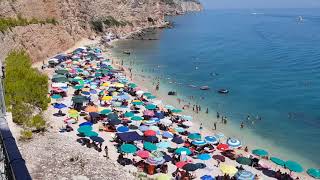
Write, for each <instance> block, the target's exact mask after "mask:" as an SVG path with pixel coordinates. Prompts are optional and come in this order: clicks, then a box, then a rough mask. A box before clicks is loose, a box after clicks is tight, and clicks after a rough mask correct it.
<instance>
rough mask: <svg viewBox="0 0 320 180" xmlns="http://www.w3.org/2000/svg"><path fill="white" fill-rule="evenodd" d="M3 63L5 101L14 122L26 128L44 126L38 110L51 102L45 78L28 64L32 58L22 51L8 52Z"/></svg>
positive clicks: (41, 109) (40, 127) (31, 128)
mask: <svg viewBox="0 0 320 180" xmlns="http://www.w3.org/2000/svg"><path fill="white" fill-rule="evenodd" d="M5 65H6V71H5V75H6V76H5V77H6V78H5V79H4V88H5V101H6V105H7V107H8V110H10V111H11V112H12V118H13V122H15V123H17V124H19V125H22V127H23V128H24V129H25V131H31V130H40V129H42V128H44V126H45V121H44V120H43V118H42V115H41V112H42V111H43V110H46V109H47V107H48V103H49V102H50V99H49V98H48V96H47V93H48V77H47V76H46V75H43V74H41V73H40V72H39V71H38V70H36V69H34V68H32V67H31V59H30V57H29V56H28V55H27V54H26V53H25V52H24V51H13V52H11V53H10V54H9V55H8V57H7V58H6V59H5ZM35 112H37V113H36V115H35ZM24 133H25V134H30V133H26V132H24Z"/></svg>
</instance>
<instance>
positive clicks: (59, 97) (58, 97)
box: [51, 94, 62, 99]
mask: <svg viewBox="0 0 320 180" xmlns="http://www.w3.org/2000/svg"><path fill="white" fill-rule="evenodd" d="M51 98H52V99H61V98H62V96H61V95H60V94H54V95H52V96H51Z"/></svg>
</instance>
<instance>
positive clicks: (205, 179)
mask: <svg viewBox="0 0 320 180" xmlns="http://www.w3.org/2000/svg"><path fill="white" fill-rule="evenodd" d="M200 179H201V180H215V179H216V178H215V177H212V176H210V175H204V176H201V177H200Z"/></svg>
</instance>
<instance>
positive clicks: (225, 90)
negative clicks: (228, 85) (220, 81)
mask: <svg viewBox="0 0 320 180" xmlns="http://www.w3.org/2000/svg"><path fill="white" fill-rule="evenodd" d="M218 93H220V94H228V93H229V90H228V89H219V90H218Z"/></svg>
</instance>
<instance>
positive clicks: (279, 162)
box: [270, 157, 286, 166]
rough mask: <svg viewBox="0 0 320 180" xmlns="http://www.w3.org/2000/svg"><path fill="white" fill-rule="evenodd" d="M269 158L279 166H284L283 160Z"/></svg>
mask: <svg viewBox="0 0 320 180" xmlns="http://www.w3.org/2000/svg"><path fill="white" fill-rule="evenodd" d="M270 160H271V161H272V162H273V163H275V164H276V165H279V166H284V164H285V163H286V162H285V161H284V160H282V159H279V158H276V157H271V158H270Z"/></svg>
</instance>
